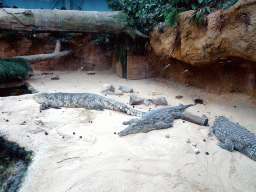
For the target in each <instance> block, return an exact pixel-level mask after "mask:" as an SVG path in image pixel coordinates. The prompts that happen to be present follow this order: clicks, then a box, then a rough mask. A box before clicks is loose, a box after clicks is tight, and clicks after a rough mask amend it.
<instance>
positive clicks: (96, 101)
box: [34, 93, 145, 117]
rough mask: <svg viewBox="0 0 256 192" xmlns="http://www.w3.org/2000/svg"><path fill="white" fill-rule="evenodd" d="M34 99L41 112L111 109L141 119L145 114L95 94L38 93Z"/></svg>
mask: <svg viewBox="0 0 256 192" xmlns="http://www.w3.org/2000/svg"><path fill="white" fill-rule="evenodd" d="M34 99H35V100H36V101H37V102H38V103H39V104H41V106H40V112H41V110H45V109H48V108H56V109H60V108H61V107H68V108H76V107H77V108H86V109H96V110H103V109H110V110H114V111H121V112H125V113H127V114H129V115H132V116H139V117H141V116H143V115H144V114H145V112H142V111H138V110H134V109H131V108H129V107H128V106H127V105H125V104H123V103H121V102H118V101H116V100H114V99H111V98H107V97H103V96H101V95H97V94H93V93H37V94H35V95H34Z"/></svg>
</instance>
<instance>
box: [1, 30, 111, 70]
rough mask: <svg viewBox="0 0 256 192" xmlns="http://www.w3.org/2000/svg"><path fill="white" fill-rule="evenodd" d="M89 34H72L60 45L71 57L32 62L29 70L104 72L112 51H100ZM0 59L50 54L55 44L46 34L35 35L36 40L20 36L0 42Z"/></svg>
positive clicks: (107, 66)
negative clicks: (69, 52)
mask: <svg viewBox="0 0 256 192" xmlns="http://www.w3.org/2000/svg"><path fill="white" fill-rule="evenodd" d="M94 42H95V40H93V37H92V36H91V35H88V34H86V35H83V34H72V39H71V40H70V42H69V43H62V50H64V49H69V50H71V51H72V55H70V56H66V57H62V58H59V59H51V60H44V61H39V62H34V63H31V64H32V68H33V70H41V71H49V70H51V71H54V70H78V69H80V68H81V67H83V70H95V71H104V70H109V69H110V68H111V65H112V54H113V53H112V51H106V52H105V51H102V50H101V48H100V47H98V46H96V45H95V44H94ZM0 44H1V47H0V58H10V57H14V56H20V55H35V54H47V53H52V52H54V49H55V41H54V40H53V39H52V38H50V36H49V35H48V34H43V33H42V34H39V36H38V37H37V38H34V39H33V38H31V39H27V38H26V37H25V35H24V34H21V35H20V36H19V37H18V38H17V39H15V40H14V41H10V40H8V41H7V40H4V39H3V38H1V39H0Z"/></svg>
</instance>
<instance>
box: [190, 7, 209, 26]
mask: <svg viewBox="0 0 256 192" xmlns="http://www.w3.org/2000/svg"><path fill="white" fill-rule="evenodd" d="M209 13H211V8H210V7H203V8H199V9H196V10H195V11H194V13H193V14H192V15H191V16H190V18H189V21H190V22H191V21H192V20H193V21H194V22H195V23H196V24H197V25H202V24H205V23H206V21H207V16H208V14H209Z"/></svg>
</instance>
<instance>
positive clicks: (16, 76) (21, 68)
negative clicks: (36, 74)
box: [0, 59, 32, 82]
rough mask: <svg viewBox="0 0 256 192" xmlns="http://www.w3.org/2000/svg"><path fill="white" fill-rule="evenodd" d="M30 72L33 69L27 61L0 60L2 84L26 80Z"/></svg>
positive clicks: (0, 79) (0, 80)
mask: <svg viewBox="0 0 256 192" xmlns="http://www.w3.org/2000/svg"><path fill="white" fill-rule="evenodd" d="M29 71H32V67H31V65H30V63H28V62H27V61H26V60H25V59H0V82H9V81H13V80H24V79H25V78H26V77H27V75H28V72H29Z"/></svg>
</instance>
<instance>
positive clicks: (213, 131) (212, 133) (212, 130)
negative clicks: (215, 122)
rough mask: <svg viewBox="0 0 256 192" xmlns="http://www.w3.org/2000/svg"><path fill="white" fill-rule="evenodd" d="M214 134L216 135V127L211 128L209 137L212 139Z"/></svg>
mask: <svg viewBox="0 0 256 192" xmlns="http://www.w3.org/2000/svg"><path fill="white" fill-rule="evenodd" d="M214 134H215V127H214V126H211V127H210V129H209V133H208V136H209V137H212V136H213V135H214Z"/></svg>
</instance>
